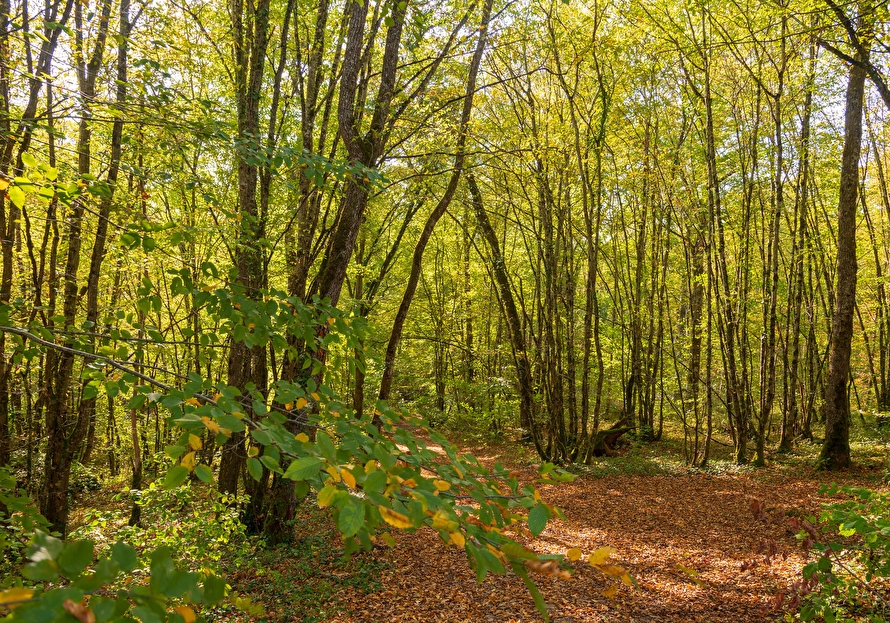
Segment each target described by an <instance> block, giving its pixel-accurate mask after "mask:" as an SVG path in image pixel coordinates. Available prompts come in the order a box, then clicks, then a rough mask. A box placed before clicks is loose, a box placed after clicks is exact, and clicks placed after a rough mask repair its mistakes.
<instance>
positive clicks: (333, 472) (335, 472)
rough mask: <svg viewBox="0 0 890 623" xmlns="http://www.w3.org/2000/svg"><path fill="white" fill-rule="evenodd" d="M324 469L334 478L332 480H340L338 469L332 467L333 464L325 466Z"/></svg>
mask: <svg viewBox="0 0 890 623" xmlns="http://www.w3.org/2000/svg"><path fill="white" fill-rule="evenodd" d="M324 471H326V472H327V473H329V474H330V475H331V478H333V479H334V482H340V471H339V470H338V469H337V468H336V467H334V466H333V465H329V466H328V467H326V468H325V470H324Z"/></svg>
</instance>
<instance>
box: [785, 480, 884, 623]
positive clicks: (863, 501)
mask: <svg viewBox="0 0 890 623" xmlns="http://www.w3.org/2000/svg"><path fill="white" fill-rule="evenodd" d="M822 492H823V493H827V494H828V495H836V494H838V493H841V494H843V495H845V496H848V499H845V500H842V501H838V502H832V503H830V504H826V505H825V507H824V509H823V511H822V514H821V516H820V520H821V522H822V523H823V525H824V526H825V530H824V533H823V534H822V535H820V534H818V533H817V532H816V530H815V529H814V528H813V527H812V525H811V524H809V523H806V522H805V523H804V529H803V530H801V532H800V533H799V534H798V538H799V539H801V540H802V541H804V544H805V545H809V546H810V547H812V549H813V550H815V551H816V552H817V553H818V558H816V560H814V561H812V562H810V563H808V564H807V565H806V566H805V567H804V569H803V580H802V581H801V582H800V583H799V584H798V585H797V587H796V588H797V591H798V593H797V595H795V596H793V599H794V603H793V604H792V605H796V602H797V600H798V599H799V600H800V606H799V612H798V616H799V618H800V619H801V620H802V621H811V620H813V619H815V618H816V617H821V618H822V619H823V620H824V621H826V623H834V621H874V622H877V621H885V620H887V618H888V617H890V602H888V600H887V593H886V586H887V581H888V579H890V494H888V493H884V492H878V491H872V490H870V489H862V488H856V487H842V488H840V489H838V488H837V486H835V485H832V486H831V487H830V488H823V491H822Z"/></svg>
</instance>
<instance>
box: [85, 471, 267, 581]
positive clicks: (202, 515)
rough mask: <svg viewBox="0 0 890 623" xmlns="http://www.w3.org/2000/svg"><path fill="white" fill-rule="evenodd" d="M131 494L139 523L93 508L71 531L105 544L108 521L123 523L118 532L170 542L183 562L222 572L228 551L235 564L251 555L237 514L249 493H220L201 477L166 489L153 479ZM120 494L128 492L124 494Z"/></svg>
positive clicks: (138, 541) (146, 544)
mask: <svg viewBox="0 0 890 623" xmlns="http://www.w3.org/2000/svg"><path fill="white" fill-rule="evenodd" d="M186 473H188V470H186ZM132 495H133V497H134V502H135V503H136V504H138V505H139V506H141V507H142V514H141V521H140V524H141V525H140V526H128V525H125V524H126V521H127V517H125V516H124V514H123V513H122V512H120V511H115V512H110V513H108V512H92V513H89V514H88V515H87V517H86V520H85V521H84V523H83V525H81V526H80V527H79V528H78V529H77V530H75V531H73V532H72V533H71V536H72V537H73V538H89V539H92V540H94V541H95V542H96V543H97V545H99V546H100V547H101V546H107V545H108V543H107V542H105V541H106V538H107V537H106V536H105V535H106V533H107V528H108V526H109V524H110V525H112V526H119V527H116V528H115V537H116V538H118V539H121V540H123V541H125V542H126V543H129V544H131V545H133V546H134V547H136V548H139V549H144V548H152V547H159V546H165V547H169V548H170V549H171V550H173V551H175V552H176V554H177V559H178V560H179V561H180V562H181V563H182V564H183V565H184V566H187V567H189V568H191V569H193V570H195V569H200V568H204V569H211V570H213V571H214V572H219V571H220V569H219V568H218V567H219V563H220V560H221V559H222V558H223V557H224V556H225V557H227V558H229V559H231V561H232V562H233V563H234V564H236V565H238V564H243V563H245V562H246V561H247V560H248V559H249V557H250V555H251V553H252V551H253V543H252V542H251V540H250V539H248V537H247V536H246V535H245V529H244V525H243V524H242V523H241V522H240V520H239V514H238V507H239V505H241V504H243V503H244V502H245V501H246V499H245V498H233V497H232V496H228V495H223V494H220V493H218V492H217V491H216V489H215V488H213V487H209V486H206V485H203V484H201V483H200V482H188V483H186V484H185V485H184V486H182V487H178V488H175V489H166V488H165V487H164V486H163V485H162V483H161V481H155V482H153V483H152V484H151V485H149V486H148V487H147V488H146V489H143V490H142V491H134V492H132ZM127 497H129V496H127ZM118 499H126V498H125V497H124V496H123V495H120V496H118Z"/></svg>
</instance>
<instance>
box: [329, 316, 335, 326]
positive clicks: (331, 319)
mask: <svg viewBox="0 0 890 623" xmlns="http://www.w3.org/2000/svg"><path fill="white" fill-rule="evenodd" d="M335 322H337V319H336V318H334V317H331V318H328V326H329V327H332V326H334V323H335Z"/></svg>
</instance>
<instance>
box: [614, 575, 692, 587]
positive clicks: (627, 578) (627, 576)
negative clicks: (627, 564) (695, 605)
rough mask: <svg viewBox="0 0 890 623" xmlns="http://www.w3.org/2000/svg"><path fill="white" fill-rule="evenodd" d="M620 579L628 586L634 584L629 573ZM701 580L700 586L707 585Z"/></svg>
mask: <svg viewBox="0 0 890 623" xmlns="http://www.w3.org/2000/svg"><path fill="white" fill-rule="evenodd" d="M619 579H620V580H621V581H622V582H624V583H625V584H627V585H628V586H633V583H634V581H633V578H631V577H630V574H629V573H624V574H623V575H622V576H621V577H620V578H619ZM699 582H701V584H700V585H699V586H704V585H705V583H704V582H702V581H701V580H699Z"/></svg>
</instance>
